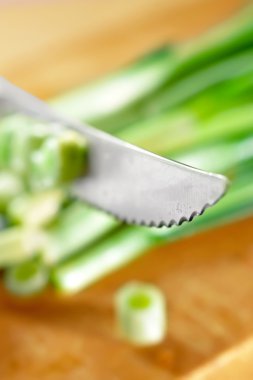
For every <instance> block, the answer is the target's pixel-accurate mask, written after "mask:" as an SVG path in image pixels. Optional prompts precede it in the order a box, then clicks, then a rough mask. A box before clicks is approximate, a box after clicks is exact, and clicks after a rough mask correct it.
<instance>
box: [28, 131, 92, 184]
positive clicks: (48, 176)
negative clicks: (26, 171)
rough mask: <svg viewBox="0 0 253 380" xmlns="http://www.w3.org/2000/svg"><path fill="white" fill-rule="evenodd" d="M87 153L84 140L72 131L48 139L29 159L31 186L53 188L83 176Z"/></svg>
mask: <svg viewBox="0 0 253 380" xmlns="http://www.w3.org/2000/svg"><path fill="white" fill-rule="evenodd" d="M87 151H88V149H87V143H86V140H85V139H84V138H83V137H82V136H80V135H79V134H78V133H76V132H74V131H64V132H63V133H62V134H61V135H59V136H53V137H50V138H48V139H47V140H46V141H45V142H44V144H43V145H42V147H41V149H39V150H38V151H37V152H36V153H34V154H33V157H32V159H31V161H32V163H31V186H32V187H33V188H34V187H35V188H38V187H39V188H41V187H42V188H48V187H53V186H56V185H59V184H62V183H66V182H70V181H72V180H74V179H76V178H78V177H79V176H81V175H83V174H84V173H85V171H86V169H87Z"/></svg>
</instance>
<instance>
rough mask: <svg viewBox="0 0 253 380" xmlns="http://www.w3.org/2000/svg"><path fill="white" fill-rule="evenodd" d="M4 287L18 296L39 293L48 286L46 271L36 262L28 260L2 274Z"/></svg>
mask: <svg viewBox="0 0 253 380" xmlns="http://www.w3.org/2000/svg"><path fill="white" fill-rule="evenodd" d="M4 284H5V287H6V288H7V289H8V290H9V291H10V292H11V293H14V294H16V295H19V296H32V295H35V294H38V293H40V292H41V291H42V290H44V289H45V287H46V286H47V284H48V269H47V268H46V267H45V266H44V265H43V264H42V263H41V262H40V261H38V260H34V259H33V260H30V261H27V262H24V263H22V264H20V265H17V266H14V267H11V268H8V269H7V270H6V272H5V274H4Z"/></svg>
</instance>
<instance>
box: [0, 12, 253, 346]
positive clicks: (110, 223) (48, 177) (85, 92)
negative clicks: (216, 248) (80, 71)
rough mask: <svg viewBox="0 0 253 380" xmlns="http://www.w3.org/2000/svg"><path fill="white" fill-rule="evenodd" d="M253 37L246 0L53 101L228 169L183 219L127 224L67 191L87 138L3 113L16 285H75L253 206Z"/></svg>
mask: <svg viewBox="0 0 253 380" xmlns="http://www.w3.org/2000/svg"><path fill="white" fill-rule="evenodd" d="M252 41H253V7H252V6H250V7H247V9H245V10H243V11H242V12H241V13H240V14H239V15H237V16H235V17H234V18H233V19H232V20H229V21H227V22H226V23H225V24H224V25H222V26H219V27H217V28H216V29H215V30H213V31H211V32H208V33H207V34H206V35H204V36H201V37H199V38H197V39H195V40H194V41H191V42H187V43H183V44H181V45H179V46H170V47H165V48H163V49H160V50H159V51H156V52H154V53H151V54H150V55H149V56H147V57H144V58H141V59H139V61H138V62H136V63H134V64H132V65H131V66H130V67H127V68H125V69H123V70H121V71H120V72H118V73H116V74H114V75H110V76H109V77H107V78H105V79H103V80H101V81H98V82H96V83H94V84H91V85H89V86H86V87H85V88H79V89H77V90H74V91H72V92H70V93H69V94H66V95H63V96H62V97H60V98H58V99H54V100H53V101H52V105H54V106H55V107H56V108H58V110H59V111H61V112H63V113H66V114H68V116H71V117H75V118H78V119H80V120H81V121H86V122H89V123H91V124H92V125H94V126H95V127H97V128H101V129H103V130H105V131H108V132H110V133H112V134H114V135H116V136H118V137H120V138H122V139H124V140H126V141H128V142H131V143H134V144H136V145H139V146H141V147H143V148H146V149H148V150H151V151H153V152H155V153H159V154H161V155H164V156H167V157H170V158H173V159H176V160H179V161H181V162H184V163H186V164H189V165H192V166H196V167H198V168H201V169H205V170H210V171H215V172H218V173H222V174H225V175H227V176H228V177H229V178H230V179H231V181H232V186H231V189H230V191H229V193H228V195H227V196H226V197H224V199H222V200H221V201H220V202H219V203H218V204H217V205H216V206H215V207H213V208H211V209H210V210H207V211H206V213H205V214H204V215H203V216H201V217H199V218H196V219H194V221H192V222H191V223H185V224H183V225H182V226H181V227H172V228H170V229H166V228H161V229H155V228H146V227H138V226H126V225H122V224H121V223H120V222H119V221H117V220H116V219H114V218H113V217H112V216H110V215H107V214H105V213H103V212H102V211H99V210H96V209H94V208H92V207H91V206H89V205H86V204H83V203H80V202H79V201H77V200H74V199H72V197H71V194H70V191H69V183H70V182H71V181H73V180H74V179H76V178H77V177H79V176H80V175H83V174H84V173H85V170H87V159H88V147H87V143H86V141H85V140H84V139H83V138H82V137H81V136H79V135H78V134H77V133H75V132H72V131H67V130H63V129H62V128H61V127H59V126H57V125H44V124H42V123H39V122H38V121H35V120H33V119H31V118H28V117H24V116H21V115H11V116H6V117H4V118H2V119H1V121H0V230H1V231H0V267H1V269H2V270H3V271H4V283H5V285H6V287H7V289H8V290H9V291H11V292H13V293H15V294H17V295H20V296H28V295H34V294H37V293H38V292H39V291H42V290H43V289H45V288H46V286H47V284H48V283H50V284H52V285H53V286H54V287H55V288H56V289H58V290H59V291H61V292H64V293H74V292H77V291H80V290H82V289H84V288H85V287H87V286H89V285H90V284H92V283H94V282H96V281H98V280H99V279H100V278H102V277H104V276H105V275H108V274H110V273H111V272H113V271H115V270H118V269H119V268H121V267H122V266H123V265H126V264H127V263H129V262H130V261H132V260H134V259H136V258H137V257H139V256H140V255H142V254H144V253H145V252H147V251H148V250H149V249H150V248H151V247H153V246H156V245H158V244H163V243H165V242H170V241H172V240H175V239H179V238H183V237H184V236H187V235H189V234H193V233H198V232H199V231H201V230H204V229H207V228H210V227H213V226H217V225H220V224H222V223H228V222H231V221H233V220H236V219H238V218H242V217H245V216H247V215H250V214H251V213H252V212H253V196H252V195H253V181H252V176H253V175H252V173H253V171H252V170H253V103H252V100H253V99H252V96H253V95H252V94H253V91H252V90H253V46H252ZM144 290H145V289H144ZM145 292H146V290H145ZM124 294H125V293H123V296H122V297H124ZM145 294H146V293H145ZM148 297H149V296H148ZM144 298H145V297H144ZM152 302H153V301H152ZM129 307H130V308H131V307H135V306H134V305H133V304H132V303H131V304H129ZM151 312H152V307H151ZM126 313H127V310H126ZM131 318H132V316H131ZM133 318H135V317H134V316H133ZM144 318H145V317H144ZM129 323H130V325H131V326H134V323H133V322H132V320H130V322H129ZM145 323H146V322H145ZM145 323H144V325H145ZM147 323H148V322H147ZM133 328H134V327H133ZM160 333H161V334H162V332H160ZM157 334H158V332H157ZM158 335H159V334H158ZM130 339H131V336H130ZM141 339H142V338H141V337H140V340H141Z"/></svg>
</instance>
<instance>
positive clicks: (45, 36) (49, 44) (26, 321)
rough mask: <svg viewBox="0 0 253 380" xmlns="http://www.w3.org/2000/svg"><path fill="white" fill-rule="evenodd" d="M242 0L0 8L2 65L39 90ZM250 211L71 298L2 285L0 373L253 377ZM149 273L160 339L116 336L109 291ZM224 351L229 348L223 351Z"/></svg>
mask: <svg viewBox="0 0 253 380" xmlns="http://www.w3.org/2000/svg"><path fill="white" fill-rule="evenodd" d="M244 3H245V2H244V1H241V0H177V1H172V0H138V1H136V0H135V1H134V0H130V1H116V0H106V1H103V0H95V1H81V0H79V1H77V0H75V1H64V2H63V1H55V2H49V1H48V2H36V3H32V2H29V3H27V4H26V3H24V2H22V5H21V3H20V2H17V3H15V2H12V4H11V5H10V4H5V5H1V6H0V17H1V22H0V46H1V56H0V73H1V75H4V76H6V77H7V78H8V79H9V80H11V81H13V82H14V83H16V84H17V85H20V86H22V87H23V88H25V89H26V90H28V91H31V92H33V93H34V94H35V95H37V96H40V97H42V98H48V97H49V96H54V95H57V94H58V93H61V92H62V91H64V90H67V89H69V88H71V87H73V86H74V85H80V84H81V83H84V82H87V81H89V80H91V79H93V78H95V77H98V76H100V75H102V74H104V73H105V72H108V71H113V70H115V69H116V68H118V67H120V66H121V65H122V64H124V63H127V62H129V61H131V60H132V59H134V58H136V57H138V56H139V55H141V54H143V53H144V52H146V51H148V50H150V49H151V48H153V47H157V46H160V45H162V44H164V43H167V42H168V41H172V42H173V41H178V40H182V39H186V38H189V37H191V36H193V35H196V34H198V33H201V32H202V31H204V30H205V29H206V28H208V27H209V26H211V25H213V24H215V23H217V22H218V21H221V20H223V19H224V18H226V17H228V16H229V15H231V14H232V13H233V12H235V11H236V10H237V9H239V8H240V7H241V6H242V5H243V4H244ZM252 230H253V218H249V219H247V220H243V221H240V222H237V223H234V224H232V225H229V226H225V227H223V228H220V229H216V230H212V231H209V232H206V233H203V234H201V235H198V236H195V237H192V238H188V239H185V240H183V241H180V242H177V243H173V244H171V245H167V246H164V247H162V248H159V249H156V250H154V251H152V252H150V253H149V254H147V255H146V256H145V257H143V258H141V259H140V260H138V261H137V262H135V263H133V264H131V265H129V266H128V267H127V268H125V269H123V270H121V271H119V272H117V273H115V274H113V275H111V276H109V277H108V278H106V279H105V280H103V281H101V282H100V283H99V284H97V285H96V286H93V287H92V288H90V289H89V290H87V291H85V292H83V293H81V294H79V295H76V296H74V297H71V298H63V297H60V296H58V295H56V294H54V293H53V292H52V291H48V292H47V293H46V294H44V295H42V296H41V297H39V298H36V299H34V300H26V301H24V300H19V299H15V298H14V297H11V296H10V295H8V294H7V293H6V292H5V291H4V289H2V287H0V357H1V360H0V379H1V380H42V379H43V380H44V379H45V380H79V379H80V380H81V379H87V380H135V379H136V380H142V379H143V380H149V379H150V380H151V379H152V380H153V379H156V380H163V379H178V378H184V379H189V380H214V379H215V380H252V379H253V363H252V362H251V358H252V357H253V343H252V342H253V338H251V335H252V334H253V236H252ZM132 279H139V280H145V281H152V282H154V283H156V284H157V285H159V286H160V287H161V288H162V289H163V291H164V292H165V294H166V296H167V299H168V304H169V308H170V316H169V319H170V329H169V333H168V336H167V338H166V340H165V341H164V342H163V343H162V344H161V345H159V346H157V347H154V348H150V349H136V348H134V347H132V346H129V345H127V344H126V343H124V342H122V341H121V340H120V339H119V337H118V336H117V333H116V330H115V325H114V318H113V294H114V292H115V290H116V289H117V288H118V287H119V286H120V285H121V284H123V283H124V282H125V281H128V280H132ZM227 350H228V351H227Z"/></svg>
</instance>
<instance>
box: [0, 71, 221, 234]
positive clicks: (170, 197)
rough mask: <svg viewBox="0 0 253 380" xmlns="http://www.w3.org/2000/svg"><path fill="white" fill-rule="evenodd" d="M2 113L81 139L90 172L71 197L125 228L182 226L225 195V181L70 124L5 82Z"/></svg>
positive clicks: (0, 99) (1, 86) (0, 104)
mask: <svg viewBox="0 0 253 380" xmlns="http://www.w3.org/2000/svg"><path fill="white" fill-rule="evenodd" d="M0 109H1V111H2V112H21V113H25V114H28V115H30V116H32V117H35V118H37V119H39V120H42V121H44V122H49V123H57V124H60V125H62V126H64V127H67V128H71V129H74V130H76V131H78V132H80V133H81V134H83V135H84V136H85V137H86V139H87V140H88V143H89V152H90V153H89V170H88V174H87V175H86V176H85V177H83V178H80V179H79V180H77V181H76V182H75V183H73V185H72V192H73V194H74V195H75V196H76V197H78V198H79V199H81V200H84V201H86V202H88V203H90V204H92V205H94V206H95V207H98V208H101V209H103V210H105V211H107V212H109V213H111V214H113V215H115V216H116V217H117V218H119V219H121V220H123V221H125V222H128V223H136V224H142V225H148V226H156V227H160V226H171V225H173V224H177V225H180V224H182V223H183V222H184V221H191V220H192V219H193V218H194V217H195V216H197V215H201V214H202V213H203V212H204V210H205V209H206V208H207V207H210V206H212V205H214V204H215V203H216V202H217V201H218V200H219V199H220V198H221V197H222V196H223V195H224V194H225V192H226V190H227V187H228V180H227V178H226V177H224V176H222V175H219V174H213V173H208V172H204V171H202V170H199V169H195V168H192V167H189V166H187V165H184V164H181V163H179V162H175V161H172V160H169V159H166V158H163V157H160V156H158V155H156V154H153V153H151V152H148V151H146V150H143V149H140V148H138V147H136V146H134V145H131V144H128V143H126V142H124V141H122V140H120V139H118V138H115V137H113V136H111V135H109V134H107V133H105V132H102V131H99V130H97V129H95V128H92V127H90V126H88V125H85V124H83V123H80V122H78V121H75V120H69V119H68V118H66V117H64V116H63V115H59V114H58V113H57V112H55V111H54V110H53V109H51V108H50V107H49V106H48V105H47V104H46V103H44V102H42V101H41V100H39V99H37V98H35V97H34V96H32V95H30V94H28V93H26V92H25V91H23V90H21V89H19V88H17V87H16V86H14V85H12V84H10V83H9V82H7V81H6V80H5V79H3V78H2V79H1V80H0Z"/></svg>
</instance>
